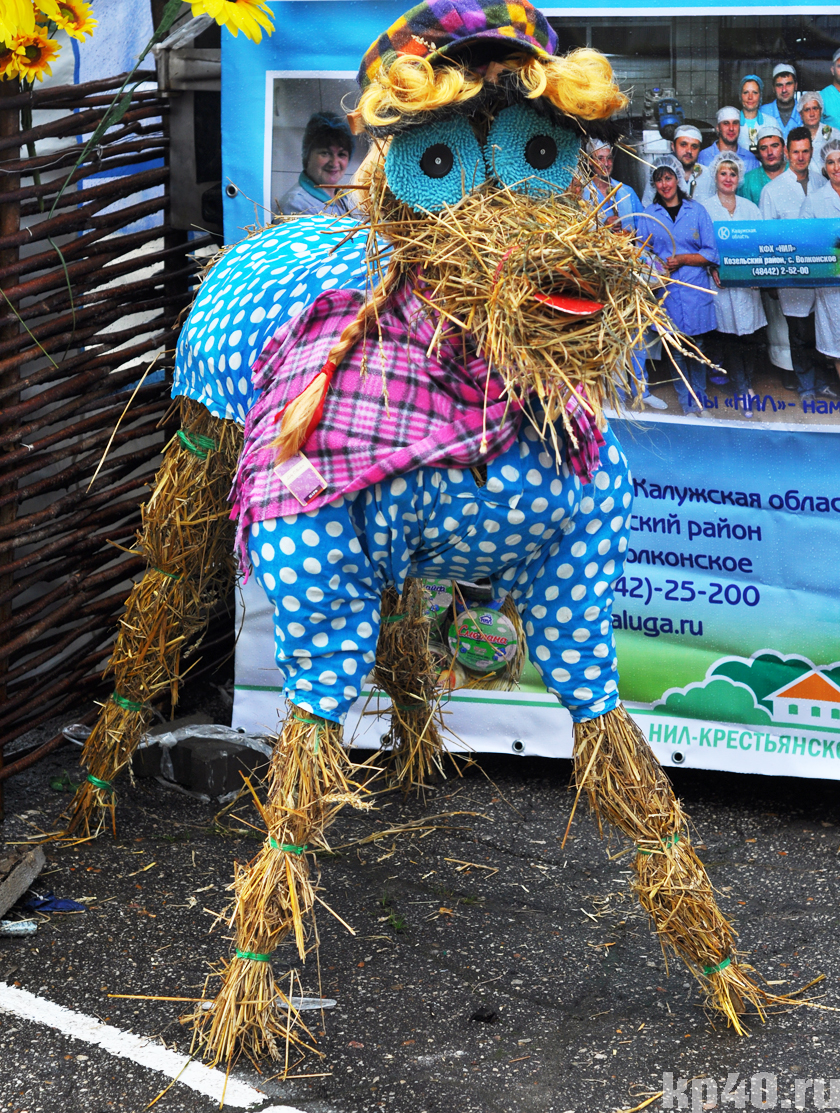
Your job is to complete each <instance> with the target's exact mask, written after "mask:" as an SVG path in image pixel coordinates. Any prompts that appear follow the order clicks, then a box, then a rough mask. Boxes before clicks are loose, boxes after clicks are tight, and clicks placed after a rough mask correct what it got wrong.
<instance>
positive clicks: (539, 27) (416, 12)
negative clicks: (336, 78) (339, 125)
mask: <svg viewBox="0 0 840 1113" xmlns="http://www.w3.org/2000/svg"><path fill="white" fill-rule="evenodd" d="M497 44H498V45H504V46H507V47H508V48H510V49H511V50H516V51H521V52H522V53H525V54H533V55H534V57H536V58H548V57H549V55H551V54H553V53H554V52H555V51H556V49H557V36H556V35H555V33H554V31H553V30H552V28H551V26H550V25H549V23H548V20H547V19H546V18H545V16H544V15H543V14H542V12H540V11H538V10H537V9H536V8H534V7H532V6H531V5H530V4H529V3H527V2H525V0H523V2H521V3H503V2H500V0H426V2H424V3H422V4H417V6H416V7H414V8H411V9H410V10H409V11H407V12H406V13H405V15H402V16H400V18H399V19H398V20H397V22H396V23H394V24H392V25H391V26H390V27H389V28H388V30H387V31H385V32H384V34H382V35H380V36H379V38H378V39H377V40H376V42H374V43H371V45H370V46H369V47H368V50H367V52H366V53H365V56H364V58H363V59H362V65H361V67H360V69H359V75H358V77H357V79H356V80H357V81H358V83H359V87H360V88H361V89H365V88H367V86H368V85H369V84H370V83H371V81H372V80H373V79H374V77H375V76H376V74H377V72H378V71H379V68H380V67H381V66H385V68H386V69H387V68H388V67H389V66H390V65H391V63H392V62H393V60H394V59H395V58H397V57H398V56H399V55H401V54H413V55H414V56H415V57H417V58H428V59H429V61H430V62H434V61H435V59H436V58H441V57H446V56H447V55H453V54H456V53H457V52H458V51H460V50H461V49H462V48H463V47H464V46H467V45H473V46H477V47H480V46H484V47H485V48H486V47H495V50H494V54H495V55H496V56H497V57H498V54H499V50H498V45H497Z"/></svg>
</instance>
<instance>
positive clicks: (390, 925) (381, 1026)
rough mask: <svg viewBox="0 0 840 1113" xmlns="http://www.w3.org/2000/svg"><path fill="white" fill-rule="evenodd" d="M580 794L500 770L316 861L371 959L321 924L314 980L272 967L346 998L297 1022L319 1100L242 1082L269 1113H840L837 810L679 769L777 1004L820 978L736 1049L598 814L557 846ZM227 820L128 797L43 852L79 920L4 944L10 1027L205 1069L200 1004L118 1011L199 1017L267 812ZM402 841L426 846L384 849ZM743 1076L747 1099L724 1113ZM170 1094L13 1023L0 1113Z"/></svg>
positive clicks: (800, 789)
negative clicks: (73, 841) (22, 1011)
mask: <svg viewBox="0 0 840 1113" xmlns="http://www.w3.org/2000/svg"><path fill="white" fill-rule="evenodd" d="M77 758H78V750H77V749H75V748H73V747H71V746H68V747H67V748H64V749H61V750H59V751H57V752H56V753H55V754H54V755H52V756H51V757H50V758H49V759H47V760H45V761H44V762H42V763H41V764H39V765H38V766H36V767H34V768H33V769H31V770H29V771H27V772H26V773H25V774H23V775H21V776H19V777H16V778H14V779H12V780H11V781H10V782H7V785H6V806H7V814H8V818H7V821H6V824H5V826H4V828H3V836H4V838H5V839H7V840H9V841H11V842H14V841H17V840H21V839H26V838H29V837H31V836H32V835H33V834H34V833H35V832H36V830H38V829H45V828H48V827H50V826H51V824H52V822H53V821H54V820H55V817H56V816H57V814H58V813H59V812H60V810H61V808H62V806H63V805H64V804H66V803H67V800H68V799H69V798H68V797H64V798H62V797H61V796H60V795H58V794H56V793H55V792H53V791H51V789H50V787H49V782H50V780H51V779H53V778H55V777H56V776H57V775H60V774H61V773H62V772H63V771H65V770H66V771H67V773H68V774H69V777H70V778H71V779H78V778H79V776H80V774H81V770H80V768H79V766H78V764H77ZM570 771H571V770H570V765H569V763H568V762H565V761H553V762H552V761H544V760H536V759H528V758H515V757H510V758H507V757H505V758H495V757H490V758H483V759H482V760H481V763H480V765H476V766H474V767H472V768H470V769H468V770H467V771H466V772H465V773H464V775H463V776H462V777H457V776H456V777H453V778H451V779H449V780H447V781H446V782H444V783H442V784H441V785H439V786H437V787H435V788H433V789H432V790H430V791H429V792H427V794H426V798H425V801H420V800H418V799H416V798H411V797H410V798H407V799H404V798H403V797H402V796H401V795H399V794H397V793H384V794H382V795H379V796H377V808H376V810H374V811H372V812H370V813H351V812H349V811H345V812H344V813H342V815H341V816H340V817H339V819H338V821H337V822H336V824H335V825H334V827H333V828H331V837H332V843H333V846H334V847H336V848H340V849H337V850H336V853H335V855H334V856H332V857H322V858H321V860H320V867H321V870H322V891H321V895H322V896H323V898H324V900H326V901H327V902H328V903H329V904H330V905H331V906H332V907H334V908H335V910H336V911H337V912H338V913H339V914H340V915H341V916H342V917H343V918H344V919H345V920H346V921H347V922H348V923H349V924H350V925H351V926H352V927H353V928H354V930H355V932H356V934H355V935H350V934H349V933H348V932H347V931H346V930H345V929H344V928H343V927H342V926H341V924H339V923H338V922H337V921H336V920H335V919H334V918H333V917H332V916H330V915H329V914H327V913H326V912H325V911H323V910H321V911H320V914H319V916H318V931H319V933H320V938H321V946H320V956H319V958H320V968H319V962H318V961H317V960H316V958H315V957H314V956H312V957H311V959H310V960H309V961H308V962H307V963H306V966H305V967H304V968H303V969H300V964H299V963H298V962H297V959H296V954H295V952H294V951H293V950H292V948H291V947H284V948H281V950H280V951H279V952H277V953H276V955H275V960H274V965H275V969H276V970H277V971H278V973H280V972H283V971H284V970H287V969H288V968H289V967H290V966H294V967H296V968H298V969H300V976H301V979H302V983H303V987H304V991H305V992H306V993H309V994H312V995H315V996H323V997H329V998H335V999H336V1001H337V1006H336V1007H335V1008H333V1009H330V1010H328V1011H325V1012H323V1013H309V1014H307V1015H308V1017H309V1018H310V1019H312V1020H313V1031H314V1032H315V1033H316V1034H317V1037H318V1046H319V1049H320V1051H321V1053H322V1056H323V1057H322V1058H319V1057H317V1056H309V1057H308V1058H307V1059H306V1060H305V1061H304V1062H302V1063H300V1064H299V1065H298V1066H297V1067H296V1068H295V1069H294V1070H293V1072H292V1073H294V1074H297V1075H300V1076H306V1075H310V1076H311V1077H298V1078H295V1079H292V1080H290V1081H286V1082H281V1081H279V1080H278V1079H277V1078H274V1077H272V1076H274V1075H276V1073H277V1070H278V1066H277V1065H276V1064H272V1063H270V1062H264V1063H261V1064H260V1068H261V1070H262V1074H258V1073H257V1072H256V1071H255V1070H254V1069H253V1068H252V1067H251V1066H249V1065H248V1064H247V1063H243V1062H240V1064H239V1065H237V1066H236V1067H235V1068H234V1070H233V1073H232V1079H233V1080H234V1081H236V1080H240V1081H244V1082H245V1083H246V1084H248V1085H250V1086H252V1087H253V1088H254V1089H255V1090H256V1091H257V1092H258V1093H257V1097H256V1098H255V1099H254V1104H253V1106H252V1108H253V1109H254V1110H255V1111H256V1113H258V1111H259V1110H261V1109H266V1110H268V1109H277V1108H278V1106H281V1107H282V1106H283V1105H288V1106H291V1107H293V1108H295V1109H299V1110H304V1111H307V1113H328V1111H337V1113H344V1111H348V1113H349V1111H353V1113H357V1111H362V1110H365V1111H366V1110H372V1111H378V1110H381V1109H385V1110H389V1111H392V1113H454V1111H456V1110H457V1111H458V1113H490V1111H493V1113H530V1111H540V1113H543V1111H546V1113H548V1111H551V1113H555V1111H556V1113H567V1111H568V1113H572V1111H573V1113H607V1111H612V1110H614V1109H620V1108H625V1109H626V1108H632V1107H634V1106H637V1105H639V1104H640V1103H641V1102H643V1101H645V1100H646V1098H647V1097H648V1096H650V1095H651V1094H655V1093H656V1092H657V1091H659V1090H661V1089H662V1088H663V1076H664V1075H665V1073H666V1072H668V1073H669V1074H671V1075H673V1076H674V1080H675V1084H676V1085H677V1087H679V1079H680V1078H682V1079H684V1080H685V1079H691V1078H692V1077H694V1078H697V1079H700V1078H703V1077H709V1078H711V1079H713V1080H714V1081H715V1087H714V1088H710V1086H709V1084H708V1083H704V1084H702V1085H701V1084H700V1082H699V1081H698V1082H697V1083H695V1094H694V1099H693V1101H692V1097H691V1092H692V1091H691V1083H690V1082H689V1083H687V1084H686V1085H685V1088H684V1094H685V1096H684V1097H674V1098H673V1100H669V1101H667V1102H666V1104H665V1106H664V1107H665V1108H680V1107H681V1108H695V1109H706V1108H723V1109H726V1108H743V1107H744V1106H746V1108H765V1109H770V1108H796V1107H799V1108H805V1109H816V1108H827V1107H830V1106H827V1105H824V1104H821V1102H822V1089H821V1086H820V1085H819V1084H818V1086H817V1091H818V1093H817V1095H816V1097H815V1096H814V1087H813V1085H810V1082H809V1080H811V1079H813V1078H815V1077H816V1078H817V1079H820V1078H823V1079H826V1080H827V1079H829V1078H830V1077H831V1076H832V1075H834V1076H840V1057H838V1053H837V1050H836V1048H837V1044H838V1039H837V1037H838V1031H840V1012H835V1011H829V1009H831V1010H833V1009H834V1008H836V1007H838V1006H840V992H838V989H840V952H838V946H837V925H838V904H837V883H838V871H839V870H840V857H839V856H838V854H839V853H840V800H838V794H837V789H836V785H835V784H834V783H833V782H818V781H803V780H781V779H776V778H763V777H759V776H735V775H726V774H721V773H704V772H697V771H685V770H674V771H670V772H671V774H672V776H673V779H674V782H675V785H676V787H677V791H678V793H679V795H680V796H681V798H682V800H683V802H684V805H685V807H686V809H687V811H688V812H689V814H690V816H691V818H692V821H693V823H694V825H695V829H696V841H697V842H698V843H700V844H701V846H702V847H703V849H701V857H702V858H703V859H704V861H705V863H706V866H707V868H708V870H709V873H710V875H711V878H712V881H713V883H714V885H715V886H716V887H717V890H718V892H719V898H720V904H721V906H722V908H723V910H724V911H725V913H726V914H727V915H728V916H729V917H731V919H732V920H733V922H734V923H735V925H736V926H737V929H738V931H739V933H740V947H741V949H742V951H743V952H744V954H745V956H746V959H747V961H749V962H752V963H754V964H755V966H756V967H757V969H758V970H759V971H760V973H761V974H762V975H763V976H764V977H765V978H766V979H768V980H770V981H771V982H773V983H774V988H775V989H776V991H777V992H786V991H789V990H794V989H797V988H799V987H800V986H802V985H803V984H805V983H807V982H810V981H811V980H812V979H813V978H816V977H817V976H818V975H820V974H824V975H825V976H826V977H825V981H824V982H822V983H820V985H819V986H816V987H814V989H813V990H812V991H811V993H812V995H819V1003H820V1004H822V1005H824V1006H828V1007H829V1009H816V1008H801V1009H793V1010H791V1011H788V1012H786V1013H780V1014H776V1015H773V1016H771V1017H769V1018H768V1020H767V1022H766V1023H764V1024H762V1023H761V1022H760V1021H759V1020H758V1019H757V1018H752V1019H750V1020H749V1022H748V1023H749V1028H750V1034H749V1036H747V1037H738V1036H737V1035H735V1034H734V1033H733V1032H732V1031H731V1030H728V1029H727V1028H726V1026H725V1025H724V1024H722V1023H721V1022H720V1021H719V1019H718V1018H715V1017H712V1016H710V1015H709V1014H708V1013H707V1012H706V1011H704V1008H703V1004H702V999H701V995H700V992H699V989H698V986H697V984H696V983H695V982H694V980H693V979H692V978H691V977H690V975H688V973H687V971H686V970H685V969H684V968H683V967H682V966H681V965H680V964H679V963H678V962H676V961H675V960H673V959H672V958H671V959H670V960H669V964H668V967H667V968H666V963H665V961H664V958H663V955H662V953H661V950H660V948H659V946H658V943H657V940H656V938H655V937H654V935H653V934H652V933H651V930H650V928H649V925H648V923H647V920H646V918H645V917H644V915H643V914H642V913H641V911H640V910H639V908H638V906H637V903H636V901H635V898H634V895H633V893H632V891H631V889H630V886H629V869H628V859H627V858H626V857H613V858H612V859H611V857H610V855H613V856H615V855H617V854H618V853H619V851H620V850H621V849H622V845H621V844H620V843H619V842H617V841H613V843H612V844H610V843H609V842H602V841H600V840H599V838H598V835H597V831H596V830H595V827H594V824H593V823H592V821H591V820H590V818H589V817H588V816H587V815H586V813H585V811H584V810H583V808H581V809H580V810H579V812H578V814H577V815H576V817H575V820H574V823H573V825H572V828H571V832H570V836H569V838H568V840H567V842H566V846H565V848H561V845H560V844H561V840H562V836H563V832H564V830H565V828H566V824H567V822H568V819H569V814H570V810H571V805H572V799H573V797H572V794H571V793H570V792H569V790H568V783H569V777H570ZM216 811H217V809H216V808H215V807H214V806H213V805H207V804H202V803H200V802H198V801H195V800H193V799H191V798H189V797H186V796H182V795H179V794H177V793H176V792H174V791H172V790H171V789H166V788H164V787H162V786H161V785H159V784H158V783H157V782H155V781H153V780H151V781H150V780H138V781H137V783H136V784H135V785H134V786H132V785H130V784H129V783H128V780H127V779H126V780H125V782H124V783H123V784H121V786H120V790H119V807H118V813H117V814H118V835H117V838H116V840H114V839H113V838H111V837H110V836H106V837H102V838H100V839H98V840H97V841H95V842H91V843H87V844H84V845H81V846H76V847H69V848H62V847H59V846H56V845H54V844H53V845H48V847H47V857H48V865H47V867H46V870H45V872H44V874H43V875H42V877H41V878H40V880H39V882H38V884H37V886H36V887H37V888H38V889H39V891H43V890H46V889H51V890H53V891H54V892H55V894H56V895H57V896H59V897H71V898H73V899H76V900H79V901H82V902H83V903H84V904H85V907H86V911H85V912H84V913H78V914H72V915H52V916H50V917H44V918H43V922H42V924H41V925H40V927H39V930H38V933H37V935H36V936H34V937H29V938H24V939H8V938H0V1010H2V1007H3V984H5V985H6V986H13V987H20V988H21V989H23V990H26V991H28V992H29V993H31V994H34V995H36V996H37V997H38V998H39V999H41V1000H43V1001H45V1002H52V1003H55V1004H58V1005H63V1006H66V1007H68V1008H70V1009H73V1010H76V1011H77V1012H79V1013H82V1014H85V1015H87V1016H90V1017H98V1018H100V1019H101V1020H104V1021H106V1022H107V1023H108V1024H109V1025H111V1026H113V1027H115V1028H117V1029H120V1030H122V1031H125V1032H132V1033H135V1034H137V1035H139V1036H143V1037H147V1038H148V1040H149V1041H150V1046H154V1047H161V1048H163V1047H167V1048H170V1049H174V1050H177V1051H179V1052H182V1053H188V1052H189V1047H190V1031H189V1028H188V1026H185V1025H183V1024H182V1023H180V1022H179V1015H180V1013H181V1012H182V1011H183V1010H184V1009H186V1008H187V1007H188V1006H186V1005H181V1004H178V1003H173V1002H167V1001H155V1000H131V999H125V998H116V997H110V996H109V994H110V993H122V994H146V995H149V996H150V997H160V996H201V995H202V993H203V990H204V984H205V978H206V976H207V973H208V970H209V968H210V965H211V964H212V963H214V962H216V961H218V960H219V958H221V957H222V956H223V955H227V954H228V953H229V947H230V943H229V937H230V932H228V931H227V930H225V929H224V928H221V929H220V928H218V927H216V929H215V930H212V931H211V930H210V929H211V926H212V924H213V922H214V920H215V917H216V914H217V913H218V912H219V911H220V910H221V909H222V908H223V907H224V906H225V904H226V899H227V894H226V886H227V884H228V882H229V879H230V877H231V866H232V862H233V860H234V859H235V858H238V859H240V860H247V859H248V858H249V857H250V856H251V855H252V854H253V853H255V851H256V848H257V845H258V843H257V839H258V835H257V834H256V833H255V832H254V831H253V830H251V829H249V828H248V826H247V825H246V821H247V822H251V823H256V822H258V820H257V818H256V816H255V814H254V812H253V811H252V810H251V809H250V807H249V806H243V807H241V808H240V809H238V810H237V812H236V813H235V814H236V815H238V816H239V817H240V818H238V819H237V818H235V817H232V816H231V815H230V814H228V815H226V816H224V817H222V819H221V820H216V819H214V814H215V812H216ZM406 824H416V825H417V826H416V827H415V828H414V829H413V830H409V831H403V832H402V833H391V834H385V832H386V831H388V830H389V829H391V828H395V827H396V828H399V827H403V826H404V825H406ZM371 836H377V837H376V838H374V839H370V837H371ZM365 839H368V840H370V841H367V842H364V841H361V840H365ZM211 984H212V983H211ZM7 999H8V991H7ZM480 1017H484V1019H479V1018H480ZM762 1073H764V1074H765V1077H764V1078H763V1080H762V1078H761V1077H759V1078H758V1079H754V1078H753V1076H755V1075H761V1074H762ZM727 1076H730V1077H729V1099H728V1100H724V1098H723V1096H722V1094H718V1095H717V1101H716V1102H715V1088H720V1087H723V1086H724V1083H725V1081H726V1079H727ZM795 1078H798V1079H799V1080H800V1082H799V1083H798V1087H799V1090H798V1096H799V1101H798V1103H796V1104H794V1102H795V1101H796V1094H797V1091H795V1090H794V1081H793V1080H794V1079H795ZM803 1080H804V1081H803ZM170 1081H171V1075H170V1077H166V1076H165V1075H164V1074H163V1073H159V1072H158V1071H156V1070H152V1069H148V1068H147V1067H144V1066H142V1065H139V1064H138V1063H136V1062H133V1061H131V1060H130V1059H124V1058H119V1057H117V1056H115V1055H114V1054H111V1053H109V1052H108V1051H105V1050H102V1049H101V1048H98V1047H96V1046H93V1045H91V1044H90V1043H88V1042H86V1041H85V1040H84V1039H82V1038H75V1036H74V1029H73V1026H72V1025H71V1026H70V1031H69V1032H63V1033H62V1032H60V1031H57V1030H55V1029H54V1028H51V1027H49V1026H47V1025H45V1024H42V1023H37V1022H34V1021H31V1020H22V1019H20V1017H19V1016H15V1015H12V1014H9V1013H3V1012H2V1011H0V1111H2V1113H5V1111H11V1113H108V1111H110V1110H119V1111H120V1113H140V1111H142V1110H144V1109H146V1108H148V1107H149V1103H151V1102H153V1101H154V1099H155V1098H156V1097H157V1096H158V1095H159V1094H160V1093H161V1091H162V1090H164V1089H165V1087H166V1086H168V1084H169V1082H170ZM741 1083H743V1085H742V1084H741ZM760 1085H763V1086H764V1089H763V1090H762V1091H761V1094H760V1093H759V1086H760ZM774 1085H775V1086H776V1087H777V1089H776V1091H775V1093H774V1092H773V1086H774ZM768 1086H769V1087H770V1089H769V1090H768V1089H767V1087H768ZM739 1087H740V1088H739ZM678 1092H680V1093H682V1092H683V1091H678ZM261 1095H264V1096H261ZM762 1095H763V1097H762ZM826 1098H827V1099H828V1100H830V1098H829V1097H828V1091H826ZM838 1098H840V1093H838ZM771 1099H772V1100H771ZM762 1100H763V1101H764V1104H763V1105H762V1104H761V1102H762ZM681 1102H685V1104H684V1105H681V1104H680V1103H681ZM713 1102H715V1104H712V1103H713ZM674 1103H676V1104H674ZM785 1103H787V1104H785ZM246 1104H247V1103H246ZM838 1104H840V1101H838ZM228 1107H230V1106H228ZM240 1107H242V1106H241V1103H240ZM660 1107H662V1103H661V1101H660V1100H659V1099H656V1100H654V1101H653V1103H652V1104H650V1105H649V1106H647V1108H649V1109H653V1110H658V1109H659V1108H660ZM154 1108H155V1109H156V1110H157V1111H158V1113H172V1111H176V1110H177V1111H184V1113H209V1111H210V1110H211V1109H218V1108H219V1100H218V1099H217V1098H210V1097H208V1096H203V1095H202V1094H201V1093H199V1092H197V1091H196V1090H195V1089H194V1088H191V1087H189V1086H187V1085H185V1084H183V1083H182V1082H175V1083H174V1084H173V1085H172V1086H171V1087H170V1088H169V1089H167V1090H166V1092H165V1093H164V1094H163V1096H162V1097H160V1098H159V1100H158V1101H157V1103H156V1104H155V1105H154Z"/></svg>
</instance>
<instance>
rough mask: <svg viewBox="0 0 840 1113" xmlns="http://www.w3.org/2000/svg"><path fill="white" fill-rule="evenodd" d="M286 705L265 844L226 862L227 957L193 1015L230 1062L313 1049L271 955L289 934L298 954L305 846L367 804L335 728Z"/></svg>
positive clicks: (305, 943) (303, 921) (303, 919)
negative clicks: (231, 865) (211, 995)
mask: <svg viewBox="0 0 840 1113" xmlns="http://www.w3.org/2000/svg"><path fill="white" fill-rule="evenodd" d="M288 711H289V714H288V717H287V719H286V722H285V724H284V726H283V729H282V732H281V734H280V737H279V739H278V741H277V744H276V746H275V749H274V755H273V757H272V761H271V767H270V770H269V776H268V794H267V803H266V805H265V807H262V806H261V812H262V818H263V821H264V823H265V826H266V830H267V836H266V839H265V842H264V843H263V845H262V847H261V848H260V851H259V853H258V854H257V856H256V857H255V858H253V859H252V860H251V861H250V862H248V863H247V864H246V865H241V864H239V863H237V865H236V866H235V873H234V882H233V891H234V901H233V907H232V911H231V914H230V920H229V923H230V925H231V926H233V927H235V929H236V950H235V952H234V957H233V958H232V959H231V960H230V961H229V962H227V963H223V964H222V968H221V975H222V985H221V988H220V990H219V992H218V994H217V996H216V998H215V1001H214V1002H213V1004H212V1006H211V1007H210V1008H209V1009H198V1010H197V1012H196V1013H195V1015H194V1017H193V1025H194V1030H195V1035H196V1039H197V1042H198V1043H199V1044H200V1045H201V1046H202V1047H203V1049H204V1052H205V1054H206V1055H207V1057H208V1058H209V1059H210V1060H211V1061H212V1062H213V1063H218V1062H220V1061H222V1062H227V1063H229V1062H232V1061H233V1060H234V1059H235V1058H236V1057H237V1055H239V1054H240V1053H244V1054H246V1055H247V1056H249V1057H250V1058H252V1059H254V1060H257V1059H259V1058H261V1057H263V1056H266V1055H267V1056H270V1057H271V1058H273V1059H278V1058H282V1057H284V1055H285V1056H286V1058H287V1061H288V1053H289V1046H290V1044H291V1045H294V1046H297V1047H298V1050H306V1049H309V1050H311V1049H312V1048H311V1033H309V1032H308V1030H307V1029H306V1028H305V1027H304V1026H303V1023H302V1021H301V1020H300V1017H299V1016H297V1015H296V1014H295V1013H294V1010H291V1009H290V1008H288V1007H287V1005H286V999H285V998H284V996H283V991H282V989H281V984H286V985H288V981H289V975H286V977H285V978H284V979H281V981H278V980H277V979H275V976H274V973H273V971H272V967H271V961H270V960H271V955H272V954H273V953H274V952H275V951H276V950H277V948H278V947H279V946H280V944H281V943H283V942H285V941H287V940H289V941H291V939H292V938H293V940H294V945H295V948H296V950H297V955H298V958H299V959H300V961H301V962H303V961H304V960H305V959H306V955H307V951H308V949H310V940H311V938H312V931H311V912H312V908H313V906H314V903H315V900H316V899H317V898H316V896H315V885H314V881H313V874H312V865H311V851H313V850H314V849H316V848H318V847H327V846H328V844H327V839H326V830H327V828H328V827H329V825H330V824H331V823H332V821H333V819H334V818H335V816H336V814H337V813H338V812H339V811H340V810H341V808H342V807H344V806H345V805H346V804H350V805H351V806H353V807H357V808H367V807H369V806H370V805H369V803H368V802H367V801H366V800H364V799H363V792H364V790H363V788H362V786H361V785H360V784H359V783H358V781H356V780H354V779H353V775H354V772H355V769H354V766H353V765H352V764H351V763H350V759H349V758H348V756H347V754H346V752H345V751H344V749H343V748H342V745H341V743H342V735H343V730H342V727H341V726H340V725H339V724H338V723H334V722H331V721H329V720H327V719H322V718H319V717H318V716H315V715H313V714H311V713H310V712H308V711H303V710H301V709H299V708H297V707H295V705H294V704H291V703H290V704H289V705H288ZM314 945H317V942H316V943H315V944H314Z"/></svg>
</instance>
